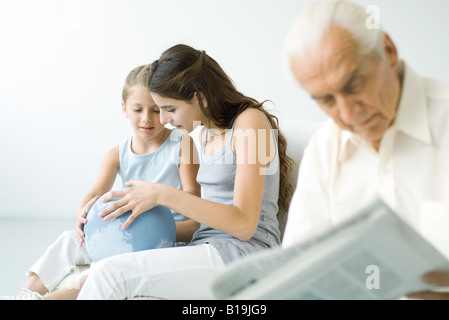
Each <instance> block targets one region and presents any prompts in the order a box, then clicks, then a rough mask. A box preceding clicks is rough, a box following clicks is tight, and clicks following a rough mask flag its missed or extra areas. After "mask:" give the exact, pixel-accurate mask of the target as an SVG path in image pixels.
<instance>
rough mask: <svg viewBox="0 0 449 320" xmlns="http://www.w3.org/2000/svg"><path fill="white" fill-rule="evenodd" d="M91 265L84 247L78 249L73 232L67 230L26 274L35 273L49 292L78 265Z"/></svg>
mask: <svg viewBox="0 0 449 320" xmlns="http://www.w3.org/2000/svg"><path fill="white" fill-rule="evenodd" d="M91 263H92V260H91V259H90V257H89V254H88V253H87V250H86V246H82V247H80V246H79V243H78V240H77V238H76V232H75V230H69V231H64V232H63V233H62V234H61V235H60V236H59V237H58V238H57V239H56V241H55V242H54V243H53V244H52V245H50V246H49V247H48V248H47V250H46V251H45V253H44V254H43V255H42V256H41V257H40V258H39V259H38V260H37V261H36V262H35V263H34V264H33V265H32V266H31V268H30V269H29V271H28V273H27V274H28V275H29V274H30V272H34V273H36V274H37V275H38V276H39V278H40V279H41V280H42V282H43V283H44V285H45V287H46V288H47V289H48V291H50V292H51V291H53V290H54V289H55V288H56V286H57V285H58V284H59V283H60V282H61V280H63V279H64V278H65V277H66V276H67V275H68V274H69V273H71V272H72V270H74V269H75V268H76V267H77V266H78V265H90V264H91Z"/></svg>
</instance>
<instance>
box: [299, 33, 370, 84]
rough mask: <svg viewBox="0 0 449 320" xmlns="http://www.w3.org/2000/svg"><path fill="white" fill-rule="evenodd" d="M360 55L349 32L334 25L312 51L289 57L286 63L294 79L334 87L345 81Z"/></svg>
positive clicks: (303, 82)
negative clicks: (318, 82)
mask: <svg viewBox="0 0 449 320" xmlns="http://www.w3.org/2000/svg"><path fill="white" fill-rule="evenodd" d="M361 58H362V55H361V54H360V50H359V45H358V43H357V42H356V41H355V40H354V38H353V37H352V36H351V35H350V34H349V32H347V31H346V30H344V29H341V28H336V27H334V28H331V30H329V32H328V33H326V35H325V36H324V38H323V40H322V41H321V43H320V44H319V45H318V46H317V47H316V48H315V49H314V50H311V51H309V52H307V53H305V54H303V55H302V56H301V57H294V56H291V57H290V62H291V67H292V71H293V74H294V75H295V78H296V79H297V80H298V81H299V82H300V83H301V84H302V85H303V86H307V85H308V84H309V83H311V82H315V81H320V82H326V83H328V85H330V86H336V85H338V84H340V85H344V83H345V82H347V81H348V80H349V78H350V77H351V76H352V74H353V73H354V72H356V70H357V69H358V68H359V63H360V60H361Z"/></svg>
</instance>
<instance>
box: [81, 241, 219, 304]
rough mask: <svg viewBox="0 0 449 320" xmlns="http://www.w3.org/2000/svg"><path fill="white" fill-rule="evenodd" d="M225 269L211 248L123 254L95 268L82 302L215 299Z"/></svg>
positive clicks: (96, 264)
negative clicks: (218, 279)
mask: <svg viewBox="0 0 449 320" xmlns="http://www.w3.org/2000/svg"><path fill="white" fill-rule="evenodd" d="M224 266H225V264H224V262H223V260H222V258H221V256H220V254H219V253H218V251H217V250H216V249H215V248H214V247H212V246H211V245H209V244H203V245H198V246H184V247H173V248H164V249H154V250H147V251H140V252H133V253H126V254H121V255H117V256H113V257H111V258H108V259H104V260H101V261H98V262H96V263H95V264H93V265H92V267H91V269H90V272H89V276H88V278H87V281H86V282H85V284H84V286H83V288H82V289H81V292H80V294H79V296H78V299H80V300H94V299H101V300H106V299H113V300H123V299H127V298H134V297H139V296H144V297H156V298H162V299H212V298H213V296H212V294H211V284H212V281H213V279H214V278H215V277H216V276H217V275H218V273H219V272H221V270H222V269H223V268H224Z"/></svg>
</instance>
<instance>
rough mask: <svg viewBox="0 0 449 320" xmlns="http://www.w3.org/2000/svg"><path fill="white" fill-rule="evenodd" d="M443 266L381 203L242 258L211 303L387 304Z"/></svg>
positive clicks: (216, 283) (447, 263) (421, 287)
mask: <svg viewBox="0 0 449 320" xmlns="http://www.w3.org/2000/svg"><path fill="white" fill-rule="evenodd" d="M448 268H449V261H448V260H447V259H446V258H445V257H444V256H443V255H442V254H441V253H440V252H439V251H437V250H436V249H435V248H434V247H433V246H431V245H430V244H429V243H428V242H427V241H426V240H424V238H422V237H421V236H420V235H419V234H418V233H417V232H416V231H414V230H413V229H412V228H411V227H410V226H408V225H407V224H406V223H405V222H404V221H403V220H402V219H400V218H399V217H398V216H397V215H396V214H395V213H394V212H393V211H392V210H390V209H389V208H388V207H387V206H386V205H385V204H384V203H383V202H382V201H381V200H377V201H376V202H375V203H373V204H372V205H370V206H368V207H367V208H365V209H364V210H363V211H362V212H360V213H358V214H357V215H355V216H354V217H353V218H351V219H349V220H347V221H346V222H343V223H341V224H340V225H338V226H336V227H334V228H333V229H331V230H330V231H327V232H325V233H323V234H321V235H319V236H317V237H315V238H313V239H311V240H309V241H306V242H303V243H299V244H296V245H293V246H292V247H289V248H287V249H282V248H275V249H269V250H265V251H263V252H260V253H256V254H253V255H251V256H249V257H247V258H244V259H241V260H239V261H238V262H236V263H234V264H232V265H230V266H229V268H227V269H226V270H225V271H224V272H223V273H222V274H221V275H220V276H219V277H218V278H217V279H216V280H215V281H214V283H213V286H212V290H213V292H214V294H215V297H216V298H217V299H239V300H240V299H241V300H251V299H267V300H271V299H280V300H287V299H300V300H389V299H399V298H401V297H404V296H405V295H406V294H407V293H410V292H414V291H421V290H428V289H432V288H434V287H433V286H431V285H427V284H424V283H423V282H422V281H421V276H422V274H424V273H425V272H427V271H431V270H438V269H448Z"/></svg>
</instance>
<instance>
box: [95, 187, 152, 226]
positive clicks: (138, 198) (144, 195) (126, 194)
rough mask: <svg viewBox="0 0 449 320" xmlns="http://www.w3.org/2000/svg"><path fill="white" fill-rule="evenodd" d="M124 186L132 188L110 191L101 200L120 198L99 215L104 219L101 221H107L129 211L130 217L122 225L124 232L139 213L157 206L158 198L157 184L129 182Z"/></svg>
mask: <svg viewBox="0 0 449 320" xmlns="http://www.w3.org/2000/svg"><path fill="white" fill-rule="evenodd" d="M125 186H128V187H132V188H128V189H124V190H120V191H112V192H110V193H109V194H108V195H106V196H105V197H104V198H103V199H102V201H103V202H108V201H111V200H112V199H115V198H121V199H119V200H117V201H115V202H114V203H112V204H111V205H110V206H108V207H107V208H106V209H104V210H103V211H102V212H101V213H100V217H104V219H103V220H105V221H109V220H112V219H114V218H116V217H118V216H120V215H122V214H124V213H126V212H128V211H131V212H132V213H131V215H130V216H129V218H128V219H127V220H126V221H125V223H124V224H123V225H122V228H121V229H122V230H125V229H126V228H127V227H128V226H129V225H130V224H131V223H132V222H133V221H134V219H135V218H136V217H137V216H139V215H140V214H141V213H143V212H145V211H147V210H150V209H151V208H154V207H155V206H157V197H158V184H155V183H151V182H147V181H142V180H130V181H128V182H126V183H125Z"/></svg>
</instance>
